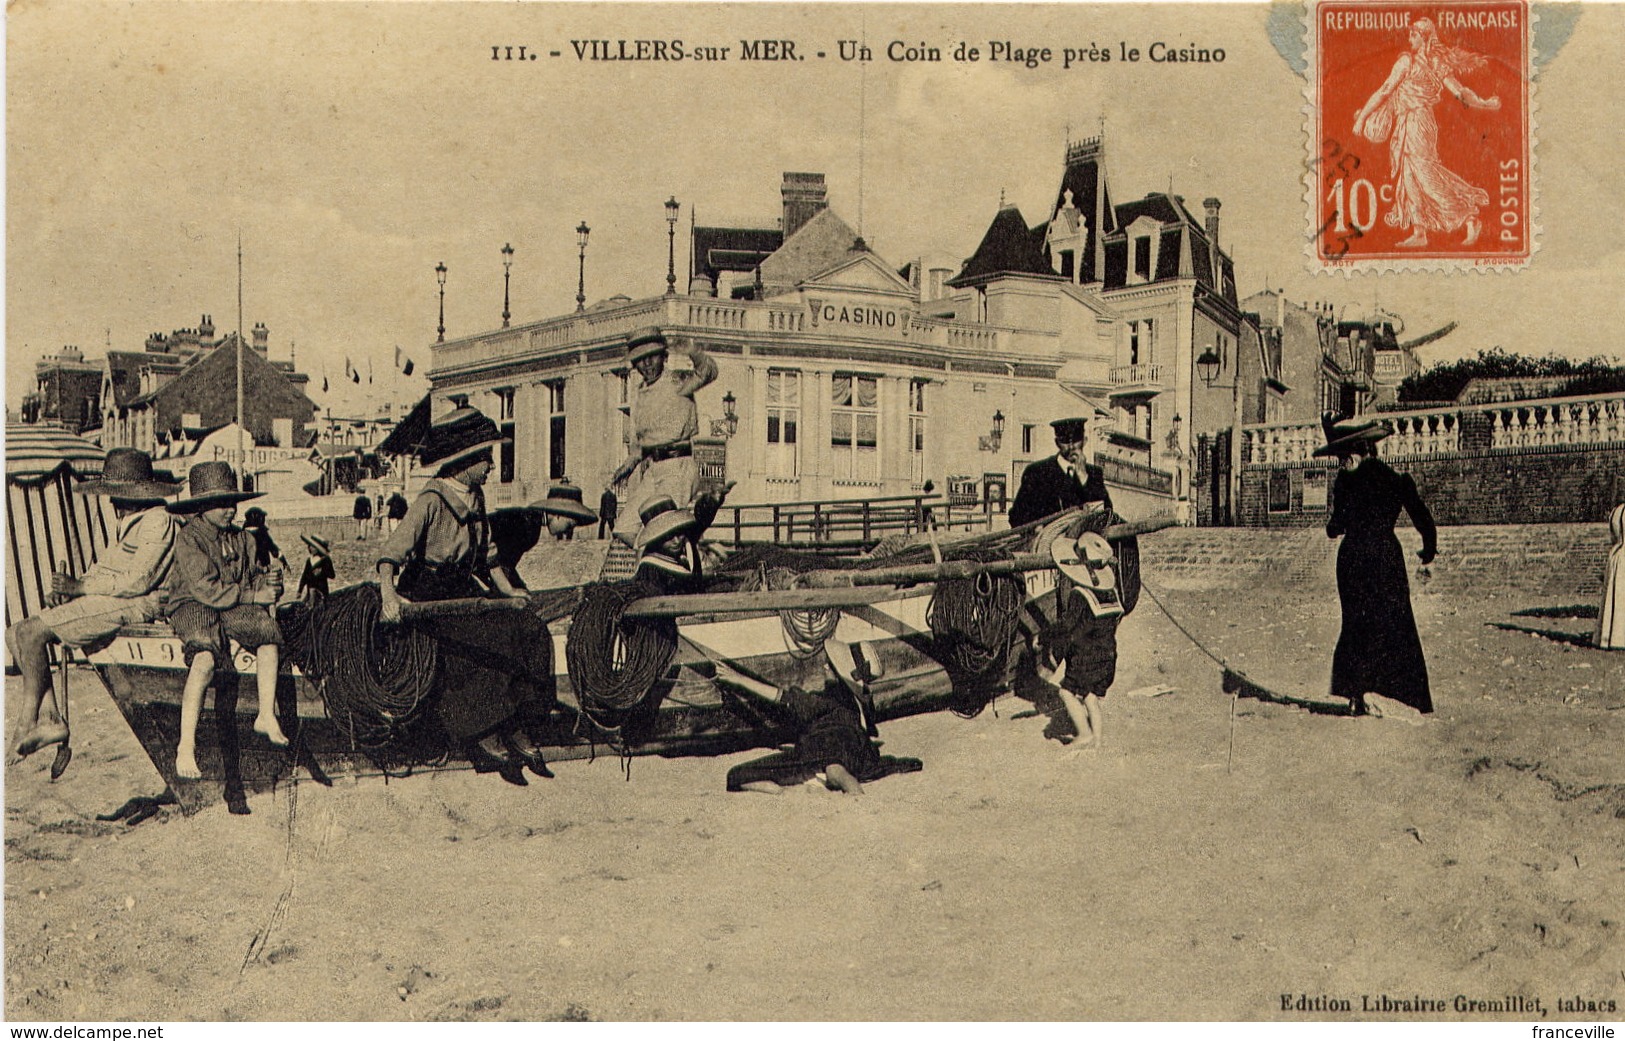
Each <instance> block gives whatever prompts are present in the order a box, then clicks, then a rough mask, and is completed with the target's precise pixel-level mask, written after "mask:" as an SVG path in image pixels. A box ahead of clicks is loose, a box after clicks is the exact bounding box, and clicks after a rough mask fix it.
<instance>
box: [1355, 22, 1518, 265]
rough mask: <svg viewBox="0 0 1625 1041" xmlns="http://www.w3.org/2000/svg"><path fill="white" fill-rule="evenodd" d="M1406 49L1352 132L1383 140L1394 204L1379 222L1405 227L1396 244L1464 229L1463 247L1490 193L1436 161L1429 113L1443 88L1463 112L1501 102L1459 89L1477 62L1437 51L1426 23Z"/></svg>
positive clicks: (1455, 51)
mask: <svg viewBox="0 0 1625 1041" xmlns="http://www.w3.org/2000/svg"><path fill="white" fill-rule="evenodd" d="M1410 44H1411V49H1410V50H1409V51H1408V52H1406V53H1404V54H1401V55H1400V56H1399V58H1398V60H1396V61H1395V62H1394V68H1393V71H1391V72H1390V73H1389V74H1388V79H1387V80H1386V81H1385V82H1384V83H1383V84H1382V86H1380V87H1378V88H1377V89H1376V91H1375V92H1374V93H1373V94H1372V95H1371V97H1370V98H1369V99H1367V101H1366V103H1365V104H1364V105H1363V106H1361V108H1360V111H1359V113H1358V114H1357V115H1356V116H1355V117H1354V132H1355V133H1356V134H1358V135H1359V136H1361V137H1363V138H1365V139H1366V140H1368V141H1372V142H1376V143H1379V144H1380V143H1381V142H1383V141H1387V142H1388V161H1389V166H1390V169H1391V171H1392V175H1393V179H1394V205H1393V208H1392V209H1390V210H1389V211H1388V214H1387V216H1385V217H1384V218H1383V220H1384V222H1385V223H1387V224H1388V226H1389V227H1393V228H1410V229H1411V234H1410V237H1409V238H1407V239H1405V240H1404V241H1402V242H1400V243H1399V245H1401V246H1405V247H1410V248H1416V247H1421V246H1426V245H1427V244H1428V232H1429V231H1437V232H1439V233H1441V234H1450V233H1451V232H1454V231H1455V230H1456V229H1457V228H1461V227H1463V226H1465V227H1466V229H1467V231H1466V237H1465V239H1464V240H1463V245H1467V246H1471V245H1473V244H1474V243H1476V242H1477V241H1478V236H1479V234H1480V233H1481V232H1482V231H1483V228H1484V225H1483V222H1482V221H1480V220H1479V219H1478V211H1479V210H1480V209H1482V208H1484V207H1486V206H1488V205H1489V204H1490V196H1489V193H1488V192H1487V191H1485V190H1484V189H1482V188H1478V187H1474V186H1473V185H1471V184H1468V183H1467V182H1466V181H1465V180H1463V179H1462V178H1461V177H1460V176H1459V175H1458V174H1456V173H1455V172H1453V171H1451V170H1450V169H1449V168H1447V167H1446V166H1445V165H1444V163H1443V162H1441V161H1440V159H1439V124H1438V121H1437V120H1435V119H1434V117H1433V108H1434V106H1435V105H1437V104H1438V102H1439V98H1440V96H1441V95H1442V94H1443V93H1444V92H1445V91H1447V90H1448V91H1449V92H1450V93H1451V95H1453V96H1454V97H1455V98H1456V99H1457V100H1458V101H1460V102H1461V103H1462V104H1463V105H1465V106H1467V107H1468V108H1477V109H1488V110H1492V111H1493V110H1496V109H1499V108H1500V107H1501V99H1500V98H1497V97H1490V98H1481V97H1479V96H1478V95H1477V94H1475V93H1473V92H1472V91H1471V90H1469V89H1468V88H1467V87H1464V86H1462V84H1461V82H1460V81H1459V80H1457V79H1456V76H1457V74H1458V73H1461V72H1471V71H1473V70H1474V69H1477V68H1479V67H1481V66H1482V65H1483V64H1484V59H1483V58H1482V57H1480V56H1479V55H1477V54H1473V53H1472V52H1470V51H1466V50H1462V49H1461V48H1459V47H1447V46H1445V44H1444V43H1443V42H1442V41H1441V40H1440V39H1439V34H1438V31H1437V30H1436V29H1435V28H1434V26H1433V22H1432V20H1431V19H1427V18H1421V19H1418V20H1417V21H1416V23H1415V24H1413V25H1412V26H1411V31H1410Z"/></svg>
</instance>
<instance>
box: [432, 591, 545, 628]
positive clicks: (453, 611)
mask: <svg viewBox="0 0 1625 1041" xmlns="http://www.w3.org/2000/svg"><path fill="white" fill-rule="evenodd" d="M528 606H530V602H529V601H528V600H526V599H525V598H524V597H500V598H499V597H484V596H471V597H466V598H464V599H461V600H427V601H424V602H423V603H412V602H409V601H405V600H403V601H401V621H403V622H410V621H415V620H417V619H420V618H457V617H461V616H463V615H471V614H486V613H488V612H491V611H523V610H524V609H525V608H526V607H528Z"/></svg>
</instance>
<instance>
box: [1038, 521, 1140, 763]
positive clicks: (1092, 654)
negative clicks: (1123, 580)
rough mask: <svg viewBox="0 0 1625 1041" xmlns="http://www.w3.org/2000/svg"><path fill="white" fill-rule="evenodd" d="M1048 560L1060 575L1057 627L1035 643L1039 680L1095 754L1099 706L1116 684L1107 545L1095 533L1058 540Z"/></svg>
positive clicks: (1117, 604)
mask: <svg viewBox="0 0 1625 1041" xmlns="http://www.w3.org/2000/svg"><path fill="white" fill-rule="evenodd" d="M1050 555H1051V557H1052V558H1053V559H1054V560H1055V566H1056V568H1057V569H1058V570H1059V571H1060V573H1061V578H1060V580H1059V581H1058V582H1057V584H1056V590H1055V596H1056V602H1055V603H1056V607H1055V610H1056V616H1057V620H1056V623H1055V625H1054V626H1053V627H1052V628H1051V629H1050V631H1049V632H1047V633H1045V634H1044V636H1043V638H1041V639H1040V641H1039V647H1038V649H1037V654H1038V662H1037V664H1038V675H1039V677H1040V678H1041V679H1043V680H1045V681H1046V682H1048V683H1050V684H1052V685H1053V686H1054V687H1055V688H1056V694H1057V696H1058V697H1059V698H1060V699H1061V705H1062V707H1064V708H1065V709H1066V715H1067V718H1068V719H1070V720H1071V721H1072V728H1073V729H1074V730H1076V731H1077V736H1076V737H1074V738H1073V739H1072V741H1071V742H1070V743H1071V744H1072V745H1073V746H1074V747H1077V748H1082V747H1084V746H1086V745H1093V746H1095V747H1096V748H1099V747H1100V745H1101V743H1102V742H1103V740H1104V738H1105V733H1106V716H1105V713H1104V711H1102V708H1101V704H1100V701H1101V699H1102V698H1104V697H1105V696H1106V691H1107V690H1108V689H1110V687H1111V685H1112V681H1113V680H1115V679H1116V678H1117V623H1118V622H1119V621H1121V620H1122V617H1123V605H1122V601H1121V599H1120V598H1119V596H1118V587H1117V574H1116V571H1115V569H1114V568H1113V566H1112V565H1113V563H1114V562H1115V558H1114V557H1113V555H1112V548H1111V543H1109V542H1107V541H1106V539H1105V538H1104V537H1102V536H1101V535H1098V534H1096V533H1094V532H1084V533H1083V534H1082V535H1079V536H1078V537H1077V538H1076V539H1067V538H1058V539H1056V540H1055V542H1054V543H1053V544H1052V545H1051V546H1050Z"/></svg>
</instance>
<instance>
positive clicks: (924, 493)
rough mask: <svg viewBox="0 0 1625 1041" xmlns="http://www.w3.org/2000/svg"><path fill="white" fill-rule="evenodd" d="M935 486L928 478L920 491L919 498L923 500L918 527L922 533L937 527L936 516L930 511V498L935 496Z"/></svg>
mask: <svg viewBox="0 0 1625 1041" xmlns="http://www.w3.org/2000/svg"><path fill="white" fill-rule="evenodd" d="M936 491H937V485H936V482H935V481H932V480H931V479H930V478H927V479H926V482H925V485H924V487H922V488H921V489H920V496H921V498H923V499H924V500H925V502H924V503H923V504H922V509H921V511H920V527H921V529H922V530H924V531H931V530H932V529H934V528H935V527H936V526H937V515H936V513H935V511H933V510H932V509H931V496H933V495H935V494H936Z"/></svg>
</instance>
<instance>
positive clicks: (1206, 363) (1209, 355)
mask: <svg viewBox="0 0 1625 1041" xmlns="http://www.w3.org/2000/svg"><path fill="white" fill-rule="evenodd" d="M1223 364H1224V362H1223V361H1221V360H1220V358H1219V355H1218V353H1217V352H1216V351H1214V349H1213V346H1212V345H1211V344H1209V345H1208V346H1207V347H1205V348H1203V349H1202V354H1201V357H1199V358H1197V359H1196V374H1197V375H1198V376H1200V377H1201V378H1202V382H1203V383H1204V384H1205V385H1207V386H1208V387H1210V388H1211V387H1212V386H1213V381H1214V380H1216V379H1218V378H1219V368H1220V366H1222V365H1223Z"/></svg>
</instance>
